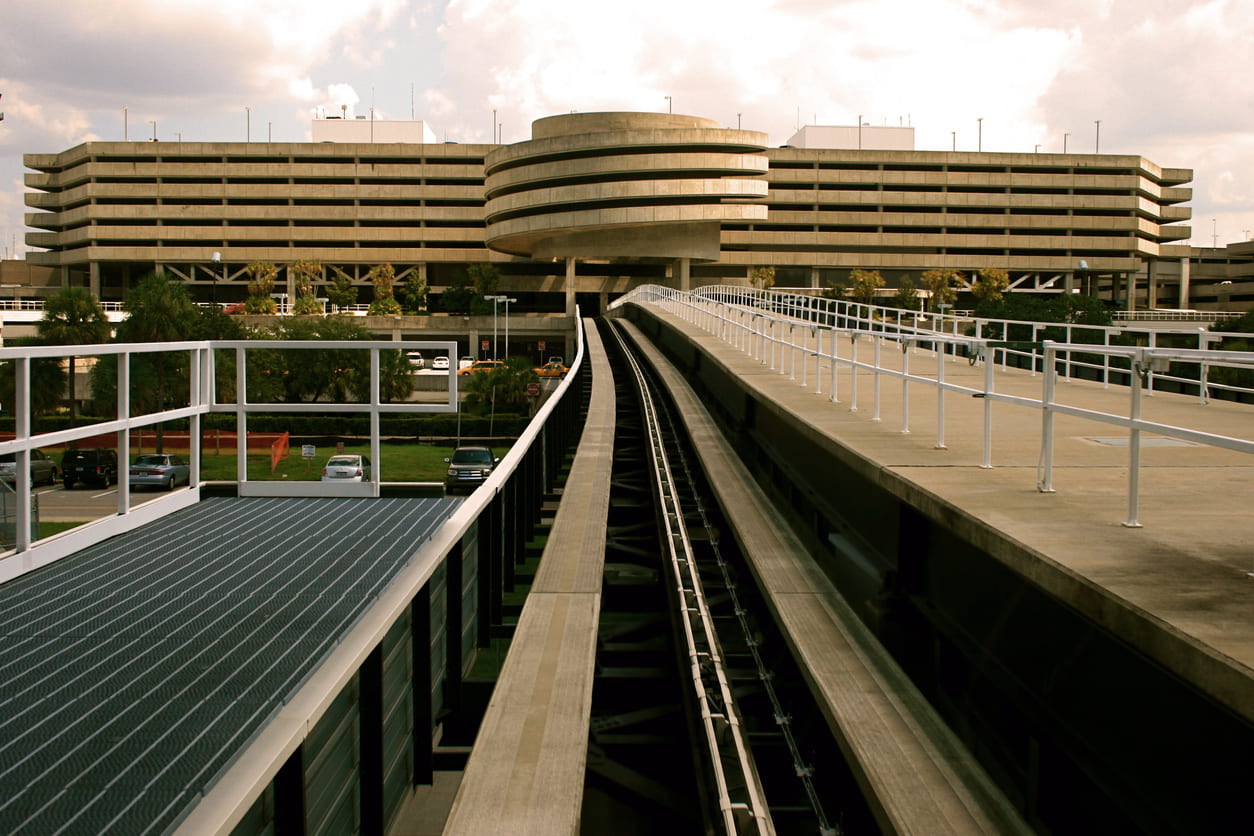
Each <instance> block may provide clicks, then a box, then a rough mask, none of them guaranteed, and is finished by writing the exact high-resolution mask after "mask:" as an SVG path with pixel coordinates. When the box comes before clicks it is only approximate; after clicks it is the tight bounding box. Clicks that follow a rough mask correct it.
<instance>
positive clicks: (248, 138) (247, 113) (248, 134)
mask: <svg viewBox="0 0 1254 836" xmlns="http://www.w3.org/2000/svg"><path fill="white" fill-rule="evenodd" d="M244 141H245V142H252V141H253V109H252V108H251V107H249V106H248V105H244Z"/></svg>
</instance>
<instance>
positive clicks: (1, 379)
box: [0, 337, 77, 417]
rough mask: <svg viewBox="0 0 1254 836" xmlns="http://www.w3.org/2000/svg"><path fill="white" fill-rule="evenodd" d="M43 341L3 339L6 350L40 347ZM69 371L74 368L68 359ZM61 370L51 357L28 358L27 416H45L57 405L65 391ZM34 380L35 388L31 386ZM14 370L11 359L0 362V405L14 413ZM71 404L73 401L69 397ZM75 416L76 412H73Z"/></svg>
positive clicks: (62, 371) (15, 392) (15, 383)
mask: <svg viewBox="0 0 1254 836" xmlns="http://www.w3.org/2000/svg"><path fill="white" fill-rule="evenodd" d="M44 342H45V341H44V340H40V339H37V338H33V337H16V338H10V339H8V340H5V346H6V347H10V348H13V347H17V346H23V345H40V344H43V343H44ZM70 368H71V369H73V368H74V360H73V358H70ZM65 377H66V374H65V369H63V368H62V367H61V361H60V360H58V359H57V358H55V357H32V358H31V360H30V380H31V387H30V404H29V405H30V414H31V416H32V417H35V416H39V415H47V414H48V413H50V412H52V411H53V410H55V409H56V408H57V405H58V404H59V403H60V402H61V393H63V392H64V391H65ZM35 381H38V385H35ZM16 395H17V369H16V363H15V362H14V361H13V360H3V361H0V403H2V404H4V405H5V407H6V408H7V409H8V411H9V412H10V413H13V414H16V413H14V407H15V405H16V403H17V399H16ZM71 402H73V398H71ZM76 414H77V413H76Z"/></svg>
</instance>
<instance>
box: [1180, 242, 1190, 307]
mask: <svg viewBox="0 0 1254 836" xmlns="http://www.w3.org/2000/svg"><path fill="white" fill-rule="evenodd" d="M1189 269H1190V264H1189V257H1188V256H1187V255H1186V256H1185V257H1184V258H1182V259H1180V308H1181V310H1186V311H1187V310H1189V307H1190V306H1189Z"/></svg>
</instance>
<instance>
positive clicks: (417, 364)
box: [405, 351, 427, 369]
mask: <svg viewBox="0 0 1254 836" xmlns="http://www.w3.org/2000/svg"><path fill="white" fill-rule="evenodd" d="M405 356H406V357H408V358H409V365H411V366H413V367H414V368H415V369H425V368H426V367H427V361H426V359H425V358H424V357H423V356H422V352H421V351H409V352H406V354H405Z"/></svg>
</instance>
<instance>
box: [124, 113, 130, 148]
mask: <svg viewBox="0 0 1254 836" xmlns="http://www.w3.org/2000/svg"><path fill="white" fill-rule="evenodd" d="M126 116H127V107H126V105H122V141H123V142H128V141H129V140H130V131H129V130H128V127H127V118H126Z"/></svg>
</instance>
